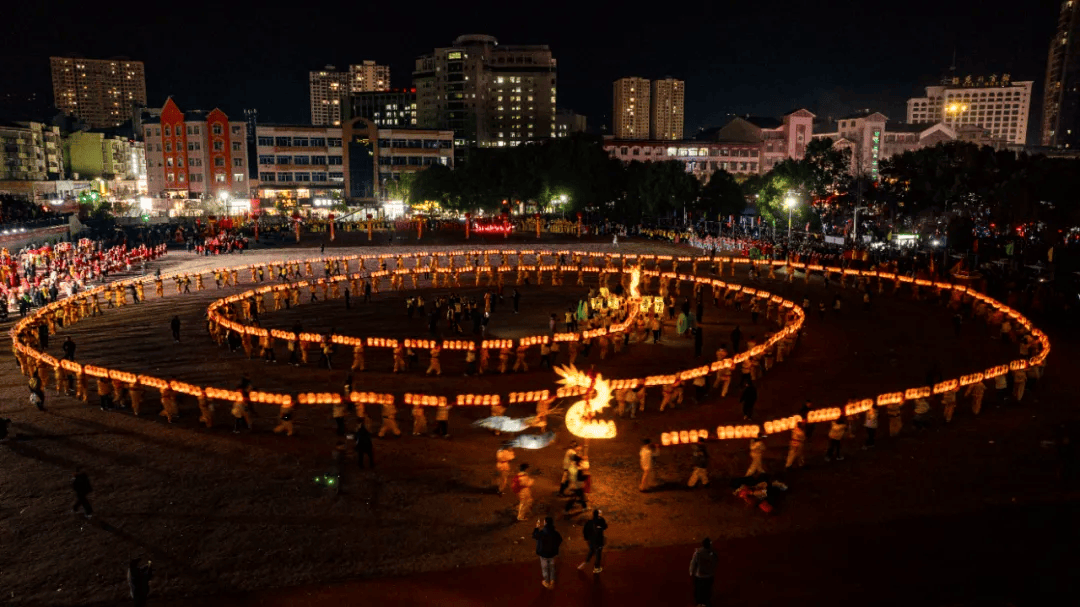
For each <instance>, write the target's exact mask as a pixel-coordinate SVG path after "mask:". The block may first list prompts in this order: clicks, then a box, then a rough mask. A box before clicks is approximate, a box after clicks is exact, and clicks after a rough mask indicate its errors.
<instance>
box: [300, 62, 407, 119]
mask: <svg viewBox="0 0 1080 607" xmlns="http://www.w3.org/2000/svg"><path fill="white" fill-rule="evenodd" d="M309 80H310V82H311V124H313V125H315V126H337V125H340V124H341V119H342V113H341V108H342V105H344V104H348V103H349V96H350V95H352V94H354V93H364V92H367V91H386V90H389V89H390V67H389V66H387V65H379V64H377V63H375V62H374V61H365V62H363V63H361V64H359V65H350V66H349V69H348V70H345V71H341V72H339V71H337V68H335V67H334V66H332V65H328V66H326V67H325V68H323V69H322V70H319V71H316V72H311V73H310V74H309Z"/></svg>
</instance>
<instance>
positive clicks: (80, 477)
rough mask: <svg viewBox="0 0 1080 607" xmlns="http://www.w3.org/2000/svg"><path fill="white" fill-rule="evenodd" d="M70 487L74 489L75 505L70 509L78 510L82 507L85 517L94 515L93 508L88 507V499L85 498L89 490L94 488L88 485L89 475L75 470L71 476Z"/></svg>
mask: <svg viewBox="0 0 1080 607" xmlns="http://www.w3.org/2000/svg"><path fill="white" fill-rule="evenodd" d="M71 488H72V489H74V490H75V505H74V506H72V508H71V511H72V512H78V511H79V508H82V510H83V515H84V516H86V518H90V517H92V516H94V509H93V508H91V507H90V500H88V499H86V496H88V495H90V492H91V491H93V490H94V489H93V488H92V487H91V486H90V477H88V476H86V473H85V472H82V471H81V470H76V471H75V474H73V475H72V477H71Z"/></svg>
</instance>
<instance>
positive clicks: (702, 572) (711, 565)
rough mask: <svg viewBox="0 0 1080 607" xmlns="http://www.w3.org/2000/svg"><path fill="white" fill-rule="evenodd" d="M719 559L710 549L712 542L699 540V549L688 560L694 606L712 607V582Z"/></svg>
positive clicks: (707, 539) (706, 539)
mask: <svg viewBox="0 0 1080 607" xmlns="http://www.w3.org/2000/svg"><path fill="white" fill-rule="evenodd" d="M718 561H719V559H718V558H717V555H716V552H714V551H713V549H712V540H710V539H709V538H705V539H703V540H701V548H698V549H697V550H696V551H694V557H693V558H691V559H690V577H691V578H692V579H693V580H694V604H696V605H697V606H698V607H709V606H710V605H712V587H713V580H714V579H715V578H716V567H717V564H718Z"/></svg>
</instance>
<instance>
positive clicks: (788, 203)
mask: <svg viewBox="0 0 1080 607" xmlns="http://www.w3.org/2000/svg"><path fill="white" fill-rule="evenodd" d="M797 204H799V201H798V200H796V199H795V196H794V195H793V194H788V197H787V198H786V199H785V200H784V206H785V207H787V241H788V246H789V247H790V246H791V213H792V211H794V210H795V205H797Z"/></svg>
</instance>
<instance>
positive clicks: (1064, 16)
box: [1039, 0, 1080, 149]
mask: <svg viewBox="0 0 1080 607" xmlns="http://www.w3.org/2000/svg"><path fill="white" fill-rule="evenodd" d="M1077 36H1080V2H1078V1H1076V0H1066V1H1065V2H1062V3H1061V11H1060V12H1059V13H1058V22H1057V30H1056V31H1055V32H1054V38H1053V39H1052V40H1051V41H1050V54H1049V57H1047V60H1046V88H1045V89H1044V93H1043V117H1042V130H1041V131H1040V132H1039V143H1041V144H1042V145H1044V146H1046V147H1052V148H1070V149H1077V148H1080V41H1078V40H1077V39H1076V38H1077Z"/></svg>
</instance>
